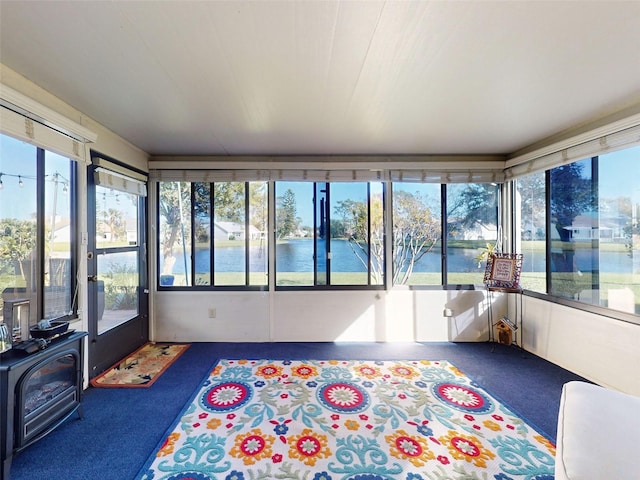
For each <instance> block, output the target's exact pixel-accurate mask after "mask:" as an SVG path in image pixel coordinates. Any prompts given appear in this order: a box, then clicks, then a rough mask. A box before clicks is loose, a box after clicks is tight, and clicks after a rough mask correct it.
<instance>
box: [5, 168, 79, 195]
mask: <svg viewBox="0 0 640 480" xmlns="http://www.w3.org/2000/svg"><path fill="white" fill-rule="evenodd" d="M4 177H13V178H17V179H18V187H20V188H24V181H25V180H35V179H36V177H35V176H31V175H22V174H20V175H18V174H13V173H6V172H0V190H2V189H4V187H5V184H4V180H3V178H4ZM45 177H53V178H50V179H49V180H48V181H49V182H53V183H55V184H56V186H57V185H58V183H62V192H63V193H68V192H69V184H70V182H69V180H68V179H66V178H65V177H64V176H62V175H60V173H58V172H56V173H54V174H51V175H45Z"/></svg>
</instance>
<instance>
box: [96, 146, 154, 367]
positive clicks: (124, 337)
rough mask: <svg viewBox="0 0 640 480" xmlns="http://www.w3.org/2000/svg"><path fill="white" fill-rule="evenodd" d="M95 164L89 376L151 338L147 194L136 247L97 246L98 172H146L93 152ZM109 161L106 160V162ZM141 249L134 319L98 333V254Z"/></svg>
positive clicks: (142, 202)
mask: <svg viewBox="0 0 640 480" xmlns="http://www.w3.org/2000/svg"><path fill="white" fill-rule="evenodd" d="M91 159H92V164H91V165H89V166H88V168H87V230H88V232H89V235H88V239H87V240H88V241H87V294H88V308H87V312H88V322H87V323H88V325H87V326H88V329H87V330H88V334H89V335H88V351H87V358H88V362H89V372H88V373H89V378H93V377H95V376H96V375H98V374H100V373H102V372H103V371H105V370H106V369H108V368H109V367H111V366H112V365H114V364H115V363H116V362H118V361H119V360H121V359H122V358H124V357H125V356H126V355H128V354H129V353H131V352H133V351H134V350H136V349H137V348H139V347H140V346H142V345H144V344H145V343H146V342H147V341H148V339H149V289H148V273H147V264H148V258H147V248H146V245H147V206H148V204H147V197H146V196H140V197H139V201H138V224H137V228H138V243H137V245H136V246H134V247H123V248H97V245H96V244H97V242H96V235H97V219H96V213H97V212H96V209H97V199H96V186H97V184H96V181H95V171H96V169H97V168H99V167H100V166H101V164H104V163H107V162H108V163H110V164H113V165H116V166H118V167H119V168H118V173H121V172H123V171H125V172H126V171H127V170H129V171H130V172H131V174H132V178H138V177H139V176H140V175H144V176H145V177H146V174H144V173H143V172H139V171H137V170H134V169H131V168H130V167H127V166H125V165H123V164H121V163H120V162H117V161H116V160H114V159H112V158H109V157H105V156H104V155H101V154H99V153H97V152H94V151H92V152H91ZM105 161H106V162H105ZM136 250H137V252H138V275H139V280H138V286H137V290H138V291H137V293H138V295H137V297H138V314H137V315H136V316H134V317H132V318H131V319H129V320H127V321H125V322H123V323H121V324H119V325H117V326H115V327H113V328H111V329H109V330H107V331H105V332H103V333H102V334H99V330H98V316H99V315H98V311H99V310H100V303H101V302H102V303H104V298H102V299H100V298H99V297H100V295H99V282H98V281H97V280H99V278H98V269H97V262H98V255H100V254H108V253H115V252H119V251H129V252H131V251H136Z"/></svg>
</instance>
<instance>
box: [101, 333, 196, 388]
mask: <svg viewBox="0 0 640 480" xmlns="http://www.w3.org/2000/svg"><path fill="white" fill-rule="evenodd" d="M187 348H189V345H188V344H168V343H146V344H145V345H143V346H142V347H140V348H139V349H138V350H136V351H135V352H133V353H132V354H131V355H129V356H127V357H126V358H125V359H124V360H121V361H119V362H118V363H116V364H115V365H114V366H113V367H111V368H110V369H108V370H106V371H105V372H103V373H101V374H100V375H98V376H97V377H95V378H93V379H91V385H93V386H94V387H109V388H115V387H118V388H144V387H150V386H151V385H153V383H154V382H155V381H156V380H157V379H158V378H159V377H160V375H161V374H162V372H164V371H165V370H166V369H167V368H169V367H170V366H171V364H172V363H173V362H175V361H176V360H177V359H178V357H179V356H180V355H182V354H183V353H184V351H185V350H186V349H187Z"/></svg>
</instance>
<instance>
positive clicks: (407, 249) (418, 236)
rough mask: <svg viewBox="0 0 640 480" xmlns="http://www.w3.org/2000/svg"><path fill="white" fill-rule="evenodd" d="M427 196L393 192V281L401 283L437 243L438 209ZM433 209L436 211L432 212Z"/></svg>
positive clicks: (440, 230)
mask: <svg viewBox="0 0 640 480" xmlns="http://www.w3.org/2000/svg"><path fill="white" fill-rule="evenodd" d="M430 203H431V202H430V201H429V198H428V197H427V196H426V195H422V194H420V193H418V192H416V193H409V192H405V191H401V190H400V191H397V192H394V196H393V235H392V238H393V283H394V284H400V285H402V284H405V283H406V282H407V280H409V277H410V276H411V274H412V273H413V268H414V266H415V264H416V262H418V261H419V260H420V259H421V258H422V257H423V256H425V255H426V254H427V253H429V252H430V251H431V250H432V249H433V247H435V246H436V245H437V243H438V242H439V241H440V239H441V236H442V227H441V221H440V215H439V214H438V211H437V210H435V209H434V208H432V207H431V206H430ZM434 210H435V211H436V213H434Z"/></svg>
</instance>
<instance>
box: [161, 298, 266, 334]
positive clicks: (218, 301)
mask: <svg viewBox="0 0 640 480" xmlns="http://www.w3.org/2000/svg"><path fill="white" fill-rule="evenodd" d="M154 301H155V304H154V308H155V316H154V328H155V330H154V338H153V339H152V340H155V341H161V342H162V341H164V342H266V341H269V298H268V296H267V294H266V293H264V292H246V293H244V292H161V293H157V294H156V295H155V300H154ZM209 309H215V318H210V316H209Z"/></svg>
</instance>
